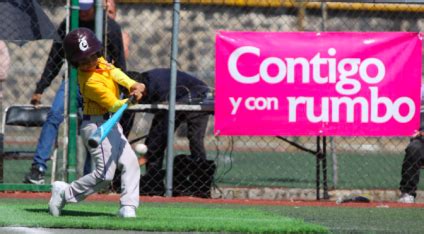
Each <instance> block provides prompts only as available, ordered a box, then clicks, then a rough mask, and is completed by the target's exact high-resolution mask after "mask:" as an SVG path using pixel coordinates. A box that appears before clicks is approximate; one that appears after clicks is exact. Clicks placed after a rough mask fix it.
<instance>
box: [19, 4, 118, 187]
mask: <svg viewBox="0 0 424 234" xmlns="http://www.w3.org/2000/svg"><path fill="white" fill-rule="evenodd" d="M79 6H80V11H79V26H80V27H86V28H89V29H91V30H94V25H95V20H94V15H95V8H94V0H79ZM106 22H107V30H108V31H107V34H106V35H107V41H106V46H105V49H106V51H107V56H106V59H107V60H108V61H112V62H113V64H114V66H115V67H118V68H121V69H122V70H123V71H125V70H126V64H125V57H124V49H123V44H122V32H121V27H120V26H119V24H118V23H116V22H115V21H114V20H113V19H110V18H108V19H107V20H106ZM57 33H58V35H59V36H60V38H61V39H63V38H64V37H65V34H66V20H63V21H62V22H61V24H60V25H59V28H58V29H57ZM64 58H65V53H64V50H63V47H62V41H54V42H53V45H52V48H51V50H50V53H49V57H48V60H47V63H46V66H45V68H44V71H43V74H42V75H41V79H40V80H39V81H38V82H37V86H36V89H35V91H34V94H33V95H32V98H31V102H30V103H31V104H32V105H40V104H41V97H42V94H43V92H44V90H45V89H46V88H47V87H49V86H50V84H51V82H52V81H53V79H54V78H56V76H57V75H58V73H59V71H60V69H61V67H62V65H63V63H64ZM64 94H65V81H64V80H63V81H62V83H61V85H60V87H59V90H58V91H57V92H56V96H55V98H54V100H53V103H52V106H51V110H50V113H49V114H48V117H47V120H46V122H45V123H44V125H43V128H42V130H41V134H40V137H39V141H38V145H37V149H36V152H35V155H34V158H33V162H32V166H31V169H30V172H29V173H28V174H26V175H25V178H24V183H33V184H44V174H45V171H46V170H47V163H46V162H47V161H48V160H49V156H50V153H51V151H52V149H53V146H54V144H55V141H56V138H57V135H58V130H59V126H60V124H61V123H62V122H63V120H64Z"/></svg>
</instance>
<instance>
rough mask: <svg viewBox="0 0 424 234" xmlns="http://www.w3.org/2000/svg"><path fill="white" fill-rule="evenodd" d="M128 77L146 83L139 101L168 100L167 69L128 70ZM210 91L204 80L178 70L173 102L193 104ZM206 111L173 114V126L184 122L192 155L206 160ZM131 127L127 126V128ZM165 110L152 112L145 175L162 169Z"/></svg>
mask: <svg viewBox="0 0 424 234" xmlns="http://www.w3.org/2000/svg"><path fill="white" fill-rule="evenodd" d="M127 74H128V76H130V77H132V78H133V79H134V80H136V81H137V82H140V83H143V84H144V85H145V86H146V93H145V94H143V99H142V100H141V104H154V103H163V102H167V101H168V99H169V88H170V87H169V86H170V81H171V79H170V74H171V71H170V69H166V68H159V69H153V70H149V71H146V72H143V73H138V72H133V71H128V72H127ZM209 92H210V89H209V87H208V86H207V84H206V83H204V82H203V81H201V80H199V79H198V78H196V77H194V76H191V75H189V74H187V73H185V72H181V71H178V72H177V84H176V101H177V102H180V103H185V104H188V103H192V102H195V101H197V100H203V99H204V98H206V96H207V93H209ZM208 119H209V114H208V113H205V112H194V111H177V112H176V113H175V129H177V128H178V126H180V124H181V123H183V122H186V123H187V128H188V129H187V138H188V140H189V147H190V153H191V156H192V157H193V158H194V159H199V160H206V151H205V146H204V138H205V133H206V128H207V124H208ZM127 128H129V129H130V127H127ZM167 128H168V112H167V111H158V112H156V113H155V115H154V117H153V121H152V125H151V128H150V130H149V133H148V135H147V138H146V140H145V144H146V146H147V148H148V150H147V153H146V155H145V157H146V159H147V164H146V170H147V171H146V175H151V176H152V177H154V176H155V175H156V174H157V173H158V172H159V171H160V170H161V169H162V162H163V158H164V155H165V149H166V143H167Z"/></svg>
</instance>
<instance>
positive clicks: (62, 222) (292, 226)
mask: <svg viewBox="0 0 424 234" xmlns="http://www.w3.org/2000/svg"><path fill="white" fill-rule="evenodd" d="M117 210H118V205H117V204H116V203H111V202H91V201H90V202H82V203H78V204H68V205H67V206H66V207H65V209H64V210H63V212H62V216H60V217H52V216H50V215H49V213H48V209H47V201H45V200H21V199H20V200H16V199H1V200H0V226H24V227H44V228H85V229H112V230H116V229H123V230H143V231H156V232H157V231H160V232H164V231H172V232H188V231H193V232H243V233H245V232H250V233H263V232H267V233H268V232H274V233H276V232H278V233H282V232H283V233H284V232H296V233H299V232H301V233H305V232H314V233H317V232H319V233H325V232H328V229H327V228H325V227H324V226H320V225H317V224H310V223H306V222H304V221H303V220H302V219H299V218H289V217H285V216H282V215H278V214H276V213H275V212H268V211H265V210H260V209H257V208H256V207H246V206H228V207H226V206H214V205H194V204H191V205H190V204H183V203H174V204H173V203H166V204H160V203H145V204H142V206H141V207H140V208H139V209H138V211H137V215H138V217H137V218H135V219H122V218H119V217H117V216H116V212H117Z"/></svg>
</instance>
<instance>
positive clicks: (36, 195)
mask: <svg viewBox="0 0 424 234" xmlns="http://www.w3.org/2000/svg"><path fill="white" fill-rule="evenodd" d="M2 198H16V199H45V200H48V199H49V198H50V193H45V192H41V193H40V192H0V199H2ZM87 200H88V201H90V200H92V201H115V202H119V194H94V195H91V196H89V197H88V198H87ZM140 200H141V201H142V202H159V203H178V202H188V203H204V204H240V205H268V206H325V207H331V206H340V207H367V208H369V207H391V208H402V207H405V208H406V207H408V208H411V207H417V208H424V203H414V204H402V203H397V202H369V203H360V202H346V203H341V204H336V202H334V201H326V200H319V201H304V200H291V201H285V200H284V201H283V200H278V201H277V200H252V199H205V198H197V197H162V196H141V197H140Z"/></svg>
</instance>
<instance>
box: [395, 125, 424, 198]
mask: <svg viewBox="0 0 424 234" xmlns="http://www.w3.org/2000/svg"><path fill="white" fill-rule="evenodd" d="M423 163H424V132H421V131H420V132H418V133H417V134H416V135H415V136H414V137H413V138H412V139H411V142H410V143H409V144H408V146H407V147H406V149H405V158H404V159H403V164H402V179H401V181H400V188H399V189H400V192H401V197H400V198H399V200H398V201H399V202H401V203H414V202H415V197H416V196H417V193H416V190H417V185H418V183H419V181H420V170H421V167H422V166H423Z"/></svg>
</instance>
